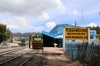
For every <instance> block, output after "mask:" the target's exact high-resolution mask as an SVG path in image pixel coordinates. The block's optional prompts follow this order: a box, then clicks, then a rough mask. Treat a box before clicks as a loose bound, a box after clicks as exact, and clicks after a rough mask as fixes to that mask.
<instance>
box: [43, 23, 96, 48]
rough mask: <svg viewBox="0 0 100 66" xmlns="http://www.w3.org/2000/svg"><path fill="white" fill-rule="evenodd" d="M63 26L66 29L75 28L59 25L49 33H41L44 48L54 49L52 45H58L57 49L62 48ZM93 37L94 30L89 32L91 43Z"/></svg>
mask: <svg viewBox="0 0 100 66" xmlns="http://www.w3.org/2000/svg"><path fill="white" fill-rule="evenodd" d="M63 26H66V28H73V27H75V26H74V25H69V24H60V25H56V26H55V27H54V28H53V29H52V30H51V31H50V32H45V31H42V35H43V46H44V47H54V43H56V44H58V45H57V47H63ZM76 27H80V26H76ZM95 35H96V30H90V39H91V40H92V41H94V40H95V39H96V37H95Z"/></svg>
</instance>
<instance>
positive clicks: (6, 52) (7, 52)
mask: <svg viewBox="0 0 100 66" xmlns="http://www.w3.org/2000/svg"><path fill="white" fill-rule="evenodd" d="M24 48H25V47H24ZM24 48H18V49H14V50H13V49H12V50H8V51H4V52H2V53H0V56H3V55H6V54H9V53H12V52H15V51H18V50H21V49H24ZM4 53H5V54H4Z"/></svg>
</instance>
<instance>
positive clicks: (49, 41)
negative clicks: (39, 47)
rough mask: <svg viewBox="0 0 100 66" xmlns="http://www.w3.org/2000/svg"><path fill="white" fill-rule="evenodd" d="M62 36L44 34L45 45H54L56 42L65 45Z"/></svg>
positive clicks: (60, 45)
mask: <svg viewBox="0 0 100 66" xmlns="http://www.w3.org/2000/svg"><path fill="white" fill-rule="evenodd" d="M62 42H63V39H62V38H53V37H50V36H48V35H45V34H43V47H54V43H56V44H58V45H57V47H61V48H62V47H63V43H62Z"/></svg>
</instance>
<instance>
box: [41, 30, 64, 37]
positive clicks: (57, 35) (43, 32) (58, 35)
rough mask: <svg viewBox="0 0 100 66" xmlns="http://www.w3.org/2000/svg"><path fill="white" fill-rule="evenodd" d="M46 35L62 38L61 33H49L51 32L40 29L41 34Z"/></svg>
mask: <svg viewBox="0 0 100 66" xmlns="http://www.w3.org/2000/svg"><path fill="white" fill-rule="evenodd" d="M43 34H44V35H47V36H49V37H52V38H63V35H62V33H59V34H56V35H55V34H51V33H48V32H45V31H42V35H43Z"/></svg>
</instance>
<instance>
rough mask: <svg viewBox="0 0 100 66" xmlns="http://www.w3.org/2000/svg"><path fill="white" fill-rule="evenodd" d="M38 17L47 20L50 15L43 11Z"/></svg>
mask: <svg viewBox="0 0 100 66" xmlns="http://www.w3.org/2000/svg"><path fill="white" fill-rule="evenodd" d="M38 18H39V19H40V20H47V19H50V16H49V14H48V13H46V12H44V13H43V14H42V15H41V16H38Z"/></svg>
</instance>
